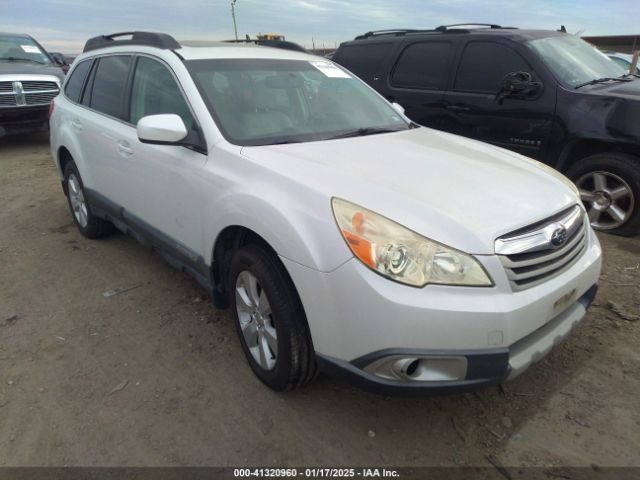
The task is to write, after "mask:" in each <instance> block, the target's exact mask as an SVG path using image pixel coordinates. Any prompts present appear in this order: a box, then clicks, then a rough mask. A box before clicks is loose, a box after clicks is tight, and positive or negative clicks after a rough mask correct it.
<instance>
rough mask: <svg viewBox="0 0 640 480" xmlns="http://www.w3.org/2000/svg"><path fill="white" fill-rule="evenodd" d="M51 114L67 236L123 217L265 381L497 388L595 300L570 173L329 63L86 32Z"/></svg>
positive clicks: (585, 226) (589, 234)
mask: <svg viewBox="0 0 640 480" xmlns="http://www.w3.org/2000/svg"><path fill="white" fill-rule="evenodd" d="M51 108H52V112H51V118H50V122H51V147H52V153H53V156H54V158H55V162H56V164H57V166H58V168H59V171H60V178H61V180H62V186H63V189H64V193H65V194H66V195H67V197H68V202H69V206H70V208H71V212H72V214H73V217H74V220H75V223H76V224H77V226H78V228H79V230H80V232H81V233H82V234H83V235H84V236H86V237H89V238H97V237H102V236H104V235H107V234H109V233H110V232H111V231H113V230H114V227H115V228H117V229H119V230H122V231H123V232H127V233H129V234H131V235H132V236H134V237H135V238H136V239H138V240H139V241H141V242H142V243H144V244H147V245H151V246H152V247H153V248H154V249H155V250H156V251H158V252H159V253H160V254H161V255H162V256H163V257H164V258H166V259H167V261H168V262H169V263H170V264H172V265H173V266H175V267H177V268H179V269H181V270H183V271H185V272H188V273H189V274H191V275H193V277H195V279H196V280H197V281H198V282H199V283H200V284H201V285H202V286H203V287H204V288H206V289H207V290H208V291H209V292H210V293H211V295H212V297H213V300H214V303H215V305H216V306H218V307H220V308H224V307H226V306H229V307H230V308H231V311H232V315H233V318H234V321H235V323H236V327H237V332H238V336H239V338H240V343H241V344H242V348H243V350H244V352H245V355H246V357H247V360H248V363H249V365H250V366H251V368H252V369H253V371H254V373H255V374H256V375H257V376H258V378H260V380H262V381H263V382H264V383H265V384H266V385H268V386H269V387H271V388H273V389H276V390H287V389H291V388H293V387H296V386H299V385H303V384H305V383H307V382H309V381H310V380H312V379H313V378H314V377H315V375H316V373H317V372H318V371H324V372H327V373H329V374H333V375H341V376H343V377H345V378H347V379H348V380H350V381H351V382H353V383H355V384H357V385H359V386H361V387H364V388H369V389H372V390H375V391H382V392H386V393H394V392H395V393H406V392H409V393H424V392H431V391H443V390H445V391H452V390H453V391H457V390H462V389H466V388H469V387H478V386H481V385H487V384H495V383H497V382H501V381H503V380H505V379H510V378H513V377H515V376H517V375H519V374H520V373H522V372H523V371H524V370H525V369H526V368H527V367H528V366H529V365H530V364H532V363H533V362H535V361H537V360H539V359H540V358H541V357H543V356H544V355H545V354H546V353H548V352H549V350H550V349H551V348H552V347H553V346H554V345H555V344H557V343H558V342H559V341H561V340H562V339H563V338H565V337H566V336H567V334H568V333H569V331H570V330H571V329H572V327H574V326H575V325H576V324H577V323H578V322H579V321H580V319H581V318H582V317H583V316H584V314H585V311H586V309H587V307H588V306H589V305H590V303H591V301H592V300H593V298H594V296H595V293H596V290H597V280H598V275H599V272H600V266H601V249H600V245H599V243H598V240H597V239H596V237H595V235H594V233H593V231H592V230H591V227H590V226H589V222H588V219H587V218H586V215H585V211H584V209H583V207H582V205H581V202H580V196H579V192H578V191H577V190H576V188H575V187H574V186H573V184H572V183H571V182H570V181H568V180H567V179H566V178H565V177H563V176H562V175H560V174H559V173H557V172H556V171H554V170H552V169H550V168H547V167H546V166H544V165H542V164H540V163H538V162H535V161H533V160H530V159H527V158H524V157H522V156H519V155H517V154H514V153H512V152H508V151H506V150H502V149H500V148H497V147H494V146H491V145H487V144H484V143H480V142H477V141H473V140H469V139H465V138H462V137H458V136H455V135H451V134H447V133H443V132H439V131H436V130H432V129H429V128H423V127H420V126H418V125H416V124H413V123H411V121H409V120H408V119H407V118H406V117H405V116H404V115H403V113H402V107H400V106H399V105H394V104H390V103H388V102H387V101H386V100H385V99H384V98H382V97H380V96H379V95H378V94H377V93H376V92H375V91H374V90H372V89H371V88H369V87H368V86H367V85H366V84H365V83H363V82H362V81H360V80H359V79H358V78H356V77H354V76H353V75H352V74H351V73H349V72H348V71H347V70H345V69H343V68H341V67H339V66H337V65H335V64H333V63H332V62H330V61H328V60H326V59H323V58H319V57H315V56H312V55H308V54H306V53H302V52H296V51H287V50H280V49H275V48H268V47H260V46H253V45H238V44H224V43H221V44H219V45H216V46H211V47H201V48H190V47H187V46H181V45H180V44H179V43H178V42H176V41H175V40H174V39H173V38H172V37H170V36H168V35H165V34H154V33H147V32H135V33H133V34H117V35H110V36H102V37H96V38H93V39H90V40H89V41H88V42H87V44H86V46H85V50H84V53H83V54H82V55H81V56H80V57H78V59H77V60H76V61H75V63H74V66H73V69H72V71H71V72H70V73H69V75H68V77H67V80H66V82H65V85H64V89H63V93H62V94H61V95H59V96H58V97H57V98H55V101H54V103H53V104H52V106H51Z"/></svg>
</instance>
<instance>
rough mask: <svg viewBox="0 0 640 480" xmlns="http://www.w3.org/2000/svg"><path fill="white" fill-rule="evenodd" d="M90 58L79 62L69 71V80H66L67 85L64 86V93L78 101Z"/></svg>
mask: <svg viewBox="0 0 640 480" xmlns="http://www.w3.org/2000/svg"><path fill="white" fill-rule="evenodd" d="M91 63H92V60H85V61H84V62H80V63H79V64H78V66H77V67H76V68H74V69H73V72H71V76H70V77H69V80H67V85H66V86H65V88H64V93H65V94H66V95H67V97H68V98H69V99H70V100H72V101H74V102H76V103H78V102H79V101H80V95H82V88H83V87H84V82H85V80H86V78H87V75H88V74H89V70H91Z"/></svg>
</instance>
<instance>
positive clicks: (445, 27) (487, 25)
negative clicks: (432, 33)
mask: <svg viewBox="0 0 640 480" xmlns="http://www.w3.org/2000/svg"><path fill="white" fill-rule="evenodd" d="M457 27H484V28H491V29H514V28H515V27H503V26H501V25H496V24H495V23H454V24H452V25H440V26H439V27H437V28H436V32H446V31H447V30H468V29H460V28H457Z"/></svg>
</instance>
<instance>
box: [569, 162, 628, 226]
mask: <svg viewBox="0 0 640 480" xmlns="http://www.w3.org/2000/svg"><path fill="white" fill-rule="evenodd" d="M567 176H568V177H569V178H571V179H572V180H573V181H574V182H575V184H576V185H577V187H578V189H579V190H580V196H581V198H582V203H583V204H584V206H585V208H586V209H587V212H588V214H589V220H590V221H591V225H592V226H593V228H594V229H596V230H599V231H602V232H607V233H613V234H616V235H622V236H632V235H636V234H637V233H638V232H640V158H638V157H635V156H633V155H627V154H625V153H614V152H610V153H598V154H596V155H592V156H590V157H586V158H584V159H582V160H579V161H577V162H575V163H574V164H573V165H572V166H571V167H570V168H569V170H568V171H567Z"/></svg>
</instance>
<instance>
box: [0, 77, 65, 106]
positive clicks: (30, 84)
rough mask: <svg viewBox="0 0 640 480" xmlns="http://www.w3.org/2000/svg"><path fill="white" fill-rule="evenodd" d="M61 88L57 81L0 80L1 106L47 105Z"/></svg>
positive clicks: (14, 78) (45, 79) (15, 78)
mask: <svg viewBox="0 0 640 480" xmlns="http://www.w3.org/2000/svg"><path fill="white" fill-rule="evenodd" d="M59 92H60V88H59V87H58V84H57V83H56V82H55V81H51V80H47V77H45V78H44V79H42V80H41V79H33V80H29V79H26V78H25V79H24V80H23V79H22V78H20V77H13V79H12V80H11V81H6V80H5V81H1V82H0V108H10V107H34V106H46V105H49V104H50V103H51V100H52V99H53V98H54V97H55V96H56V95H58V93H59Z"/></svg>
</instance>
